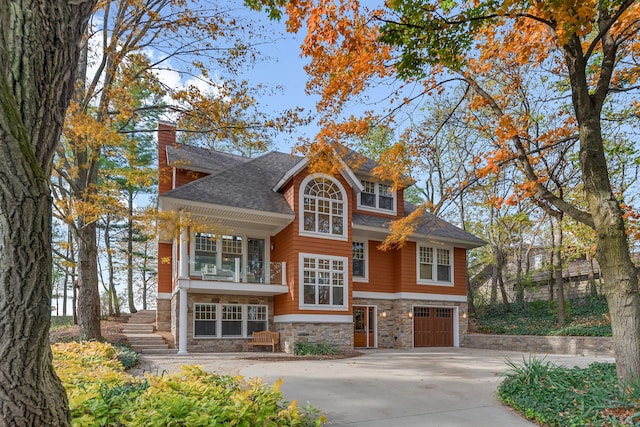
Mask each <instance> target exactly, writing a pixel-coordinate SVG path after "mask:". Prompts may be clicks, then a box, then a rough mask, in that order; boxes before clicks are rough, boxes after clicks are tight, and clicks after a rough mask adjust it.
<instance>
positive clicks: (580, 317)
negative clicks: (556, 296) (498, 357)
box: [475, 296, 611, 337]
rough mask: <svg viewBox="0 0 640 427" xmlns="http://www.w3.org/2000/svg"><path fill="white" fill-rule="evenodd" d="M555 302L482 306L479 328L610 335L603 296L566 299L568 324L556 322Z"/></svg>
mask: <svg viewBox="0 0 640 427" xmlns="http://www.w3.org/2000/svg"><path fill="white" fill-rule="evenodd" d="M556 308H557V305H556V304H555V301H552V302H549V301H532V302H528V303H525V305H524V306H519V305H517V304H511V305H510V311H509V312H507V311H506V310H505V309H504V307H503V306H502V305H495V306H493V307H492V306H480V307H478V309H477V312H476V318H475V319H476V323H477V330H478V332H480V333H486V334H505V335H561V336H592V337H604V336H611V322H610V320H609V310H608V307H607V302H606V300H605V298H604V296H590V297H584V298H579V299H574V300H571V301H569V300H567V303H566V304H565V312H566V321H565V325H564V326H562V327H559V326H558V325H557V322H556V321H557V309H556Z"/></svg>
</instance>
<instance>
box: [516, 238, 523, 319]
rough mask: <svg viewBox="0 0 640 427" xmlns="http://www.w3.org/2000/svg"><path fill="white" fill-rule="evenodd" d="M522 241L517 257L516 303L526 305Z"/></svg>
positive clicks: (521, 305)
mask: <svg viewBox="0 0 640 427" xmlns="http://www.w3.org/2000/svg"><path fill="white" fill-rule="evenodd" d="M522 252H523V249H522V243H521V244H520V245H519V248H518V253H519V254H518V257H517V259H516V304H518V305H519V306H520V307H524V277H523V274H522V260H523V257H522Z"/></svg>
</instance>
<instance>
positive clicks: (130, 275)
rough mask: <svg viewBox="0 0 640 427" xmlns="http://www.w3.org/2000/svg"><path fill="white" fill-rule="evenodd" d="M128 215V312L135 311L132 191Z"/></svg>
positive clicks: (131, 192)
mask: <svg viewBox="0 0 640 427" xmlns="http://www.w3.org/2000/svg"><path fill="white" fill-rule="evenodd" d="M128 203H129V215H128V216H127V296H128V297H129V313H131V314H133V313H137V312H138V310H137V309H136V306H135V302H134V298H133V297H134V295H133V191H129V199H128Z"/></svg>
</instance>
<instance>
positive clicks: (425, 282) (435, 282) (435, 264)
mask: <svg viewBox="0 0 640 427" xmlns="http://www.w3.org/2000/svg"><path fill="white" fill-rule="evenodd" d="M421 247H422V248H431V249H433V266H432V268H433V274H432V277H438V262H437V260H438V258H437V250H438V249H447V250H448V251H449V254H450V258H449V261H450V262H451V281H449V282H443V281H438V280H433V279H432V280H426V279H421V278H420V248H421ZM454 265H455V255H454V251H453V247H452V246H441V245H438V244H427V243H420V242H418V243H416V283H417V284H419V285H432V286H448V287H453V286H454V280H453V278H454V277H455V275H454V269H453V266H454Z"/></svg>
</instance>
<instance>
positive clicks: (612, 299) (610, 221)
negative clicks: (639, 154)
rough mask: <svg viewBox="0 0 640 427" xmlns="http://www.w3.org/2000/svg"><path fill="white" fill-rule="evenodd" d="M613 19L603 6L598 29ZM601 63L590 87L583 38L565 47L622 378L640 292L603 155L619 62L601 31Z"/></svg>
mask: <svg viewBox="0 0 640 427" xmlns="http://www.w3.org/2000/svg"><path fill="white" fill-rule="evenodd" d="M610 19H611V17H610V16H608V15H607V13H606V12H603V11H602V10H600V13H599V14H598V26H599V28H603V29H604V28H606V27H607V25H608V24H609V23H610V22H609V21H610ZM600 44H601V46H602V51H603V54H602V62H601V65H600V67H601V70H600V77H599V81H598V87H597V89H596V90H593V91H592V90H591V87H590V85H589V82H588V78H587V73H586V68H587V59H586V58H585V57H584V56H583V50H582V44H581V40H580V39H579V38H577V37H572V38H570V39H569V40H568V42H567V44H566V45H565V46H563V48H564V50H565V60H566V63H567V68H568V70H569V79H570V82H571V89H572V91H571V93H572V103H573V107H574V110H575V113H576V119H577V121H578V129H579V132H580V166H581V168H582V180H583V182H584V187H583V188H584V194H585V198H586V202H587V206H588V207H589V211H590V212H591V215H592V218H593V224H591V225H592V227H593V228H594V229H595V230H596V233H597V236H598V241H597V242H598V243H597V250H596V259H597V261H598V264H600V274H601V277H602V279H603V281H604V293H605V295H606V297H607V302H608V304H609V315H610V318H611V329H612V332H613V347H614V351H615V355H616V370H617V374H618V377H619V379H620V380H621V381H623V380H632V379H634V378H636V379H637V378H638V376H640V294H639V292H638V269H637V268H636V266H635V265H634V264H633V261H632V260H631V253H630V251H629V243H628V240H627V233H626V230H625V224H624V219H623V217H622V210H621V208H620V204H619V202H618V200H617V199H616V197H615V195H614V194H613V190H612V188H611V181H610V180H609V169H608V167H607V160H606V157H605V150H604V143H603V140H602V128H601V124H600V115H601V111H602V106H603V105H604V102H605V100H606V97H607V94H608V88H609V83H610V80H609V79H610V77H611V75H612V74H613V69H614V67H615V63H616V60H615V59H616V54H617V48H618V45H617V44H616V42H615V40H614V39H613V37H612V35H611V33H609V32H605V33H603V34H602V37H601V40H600Z"/></svg>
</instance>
